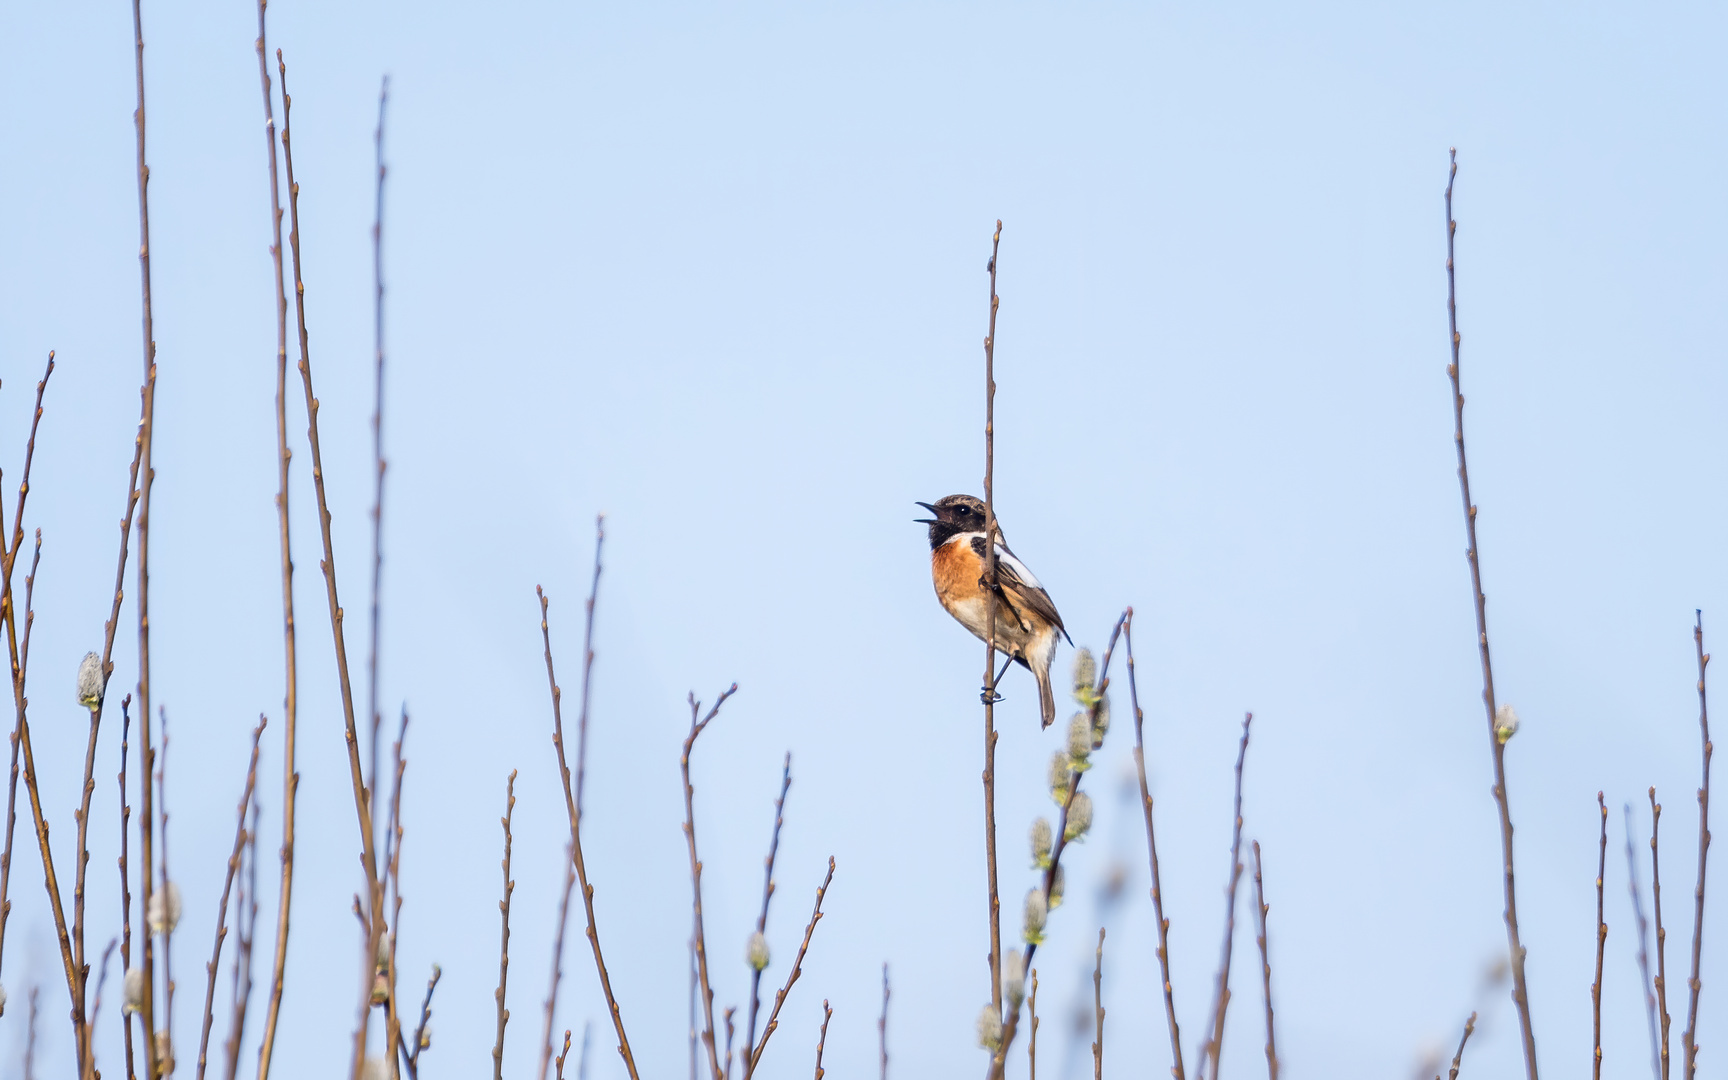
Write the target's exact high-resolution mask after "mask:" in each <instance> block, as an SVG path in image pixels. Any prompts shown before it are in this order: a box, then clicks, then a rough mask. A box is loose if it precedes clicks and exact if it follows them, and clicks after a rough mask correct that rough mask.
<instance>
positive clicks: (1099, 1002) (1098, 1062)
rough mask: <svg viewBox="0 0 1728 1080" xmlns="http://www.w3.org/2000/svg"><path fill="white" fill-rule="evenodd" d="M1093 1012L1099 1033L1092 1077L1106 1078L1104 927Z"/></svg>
mask: <svg viewBox="0 0 1728 1080" xmlns="http://www.w3.org/2000/svg"><path fill="white" fill-rule="evenodd" d="M1092 1012H1093V1015H1094V1016H1095V1017H1096V1018H1097V1024H1098V1034H1097V1037H1096V1038H1094V1039H1093V1040H1092V1078H1093V1080H1104V928H1103V927H1102V926H1100V927H1099V928H1098V953H1097V961H1096V963H1095V965H1094V966H1093V968H1092Z"/></svg>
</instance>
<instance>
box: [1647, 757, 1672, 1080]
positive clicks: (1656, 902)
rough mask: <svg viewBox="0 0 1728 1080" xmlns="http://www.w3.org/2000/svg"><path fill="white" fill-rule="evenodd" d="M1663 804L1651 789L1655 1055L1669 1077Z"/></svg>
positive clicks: (1665, 1078)
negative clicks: (1658, 1032) (1658, 1038)
mask: <svg viewBox="0 0 1728 1080" xmlns="http://www.w3.org/2000/svg"><path fill="white" fill-rule="evenodd" d="M1661 831H1662V804H1661V803H1659V802H1657V801H1656V789H1655V788H1651V789H1650V907H1651V910H1652V912H1653V914H1654V915H1655V917H1656V1011H1657V1013H1658V1015H1660V1016H1661V1018H1662V1049H1661V1053H1660V1054H1659V1055H1658V1058H1659V1061H1660V1063H1661V1066H1662V1080H1668V1062H1669V1058H1668V1022H1669V1016H1668V960H1667V957H1668V931H1667V930H1665V929H1663V927H1662V851H1661V848H1660V846H1659V845H1658V844H1657V842H1656V841H1657V839H1658V837H1659V836H1660V835H1661Z"/></svg>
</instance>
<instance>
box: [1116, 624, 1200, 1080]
mask: <svg viewBox="0 0 1728 1080" xmlns="http://www.w3.org/2000/svg"><path fill="white" fill-rule="evenodd" d="M1122 636H1123V638H1124V639H1125V641H1126V644H1127V647H1128V697H1129V701H1130V703H1131V704H1132V705H1133V706H1134V766H1135V770H1136V772H1138V774H1139V778H1140V807H1141V809H1142V810H1144V811H1145V816H1146V851H1147V853H1148V856H1149V858H1150V861H1151V864H1152V915H1153V918H1154V919H1156V920H1157V923H1158V969H1159V971H1160V973H1161V978H1160V981H1161V982H1162V984H1163V987H1164V1017H1165V1020H1166V1021H1167V1023H1168V1025H1169V1028H1170V1061H1171V1065H1170V1072H1171V1075H1172V1076H1174V1077H1175V1078H1176V1080H1185V1074H1184V1072H1183V1067H1182V1031H1181V1029H1180V1028H1179V1027H1178V1026H1177V1024H1176V993H1175V990H1174V989H1173V988H1172V987H1171V984H1170V920H1169V919H1166V918H1165V917H1164V890H1163V886H1162V885H1161V884H1160V882H1159V878H1158V838H1157V834H1156V833H1155V832H1154V831H1153V828H1152V791H1151V788H1149V787H1148V786H1147V784H1146V733H1145V726H1146V714H1145V713H1143V712H1142V711H1141V710H1140V688H1139V685H1138V684H1137V683H1136V682H1135V679H1134V609H1133V608H1129V609H1128V613H1127V616H1126V618H1125V619H1124V620H1123V626H1122Z"/></svg>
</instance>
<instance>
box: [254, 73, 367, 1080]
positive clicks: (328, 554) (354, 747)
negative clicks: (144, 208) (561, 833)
mask: <svg viewBox="0 0 1728 1080" xmlns="http://www.w3.org/2000/svg"><path fill="white" fill-rule="evenodd" d="M276 74H277V77H278V78H280V79H281V81H282V162H283V166H284V168H285V170H286V172H287V176H288V250H289V252H290V253H291V254H292V255H293V260H294V318H295V327H296V329H297V330H298V331H299V334H300V384H301V386H302V387H303V388H304V389H305V391H306V439H307V442H308V443H309V444H310V445H311V448H312V490H313V493H314V494H315V495H316V496H317V499H318V531H319V534H320V537H321V538H322V540H323V542H324V561H323V563H322V564H321V568H322V569H323V571H324V596H325V600H326V602H327V604H328V606H329V609H330V637H331V639H332V640H333V642H334V644H335V649H336V676H337V681H338V683H339V684H340V686H341V690H342V723H343V731H344V735H345V738H346V740H347V744H348V778H349V782H350V783H351V785H352V786H353V789H354V812H355V815H356V817H357V818H358V819H359V826H360V861H361V865H362V869H364V870H365V873H366V883H367V892H368V893H370V895H371V917H370V919H369V921H368V923H367V925H368V927H370V929H371V935H370V940H369V941H368V942H367V946H368V947H367V950H366V960H367V963H369V964H376V963H377V956H378V940H379V937H380V936H381V935H382V934H383V933H384V932H385V926H384V887H383V884H382V879H381V878H380V877H379V876H378V857H377V853H376V850H375V848H374V845H373V842H372V810H371V802H372V796H371V793H370V792H369V791H368V790H367V789H366V782H365V778H364V777H363V776H362V775H361V773H360V742H359V736H358V734H357V733H356V731H355V726H354V686H353V683H352V681H351V680H350V679H349V675H348V645H347V641H346V638H345V637H344V634H343V630H342V603H341V600H340V599H339V598H338V596H337V592H336V547H335V544H334V542H333V541H332V539H331V536H330V500H329V498H328V497H327V496H326V494H325V490H324V457H323V452H322V450H321V449H320V446H319V441H318V398H317V396H316V395H315V394H314V393H313V391H312V361H311V353H310V349H309V348H308V346H307V334H306V282H305V280H304V278H303V277H302V276H301V265H300V185H299V184H297V183H296V182H295V180H294V142H293V138H292V136H291V130H290V129H291V128H292V126H293V125H292V122H291V117H292V115H293V109H294V96H293V95H292V94H290V93H289V92H288V66H287V64H285V63H284V62H283V60H282V50H281V49H277V50H276ZM370 1016H371V1013H370V1010H366V1011H363V1012H362V1013H361V1015H360V1030H359V1032H358V1034H357V1037H356V1038H355V1042H354V1064H353V1076H354V1077H355V1080H359V1076H360V1073H361V1070H362V1069H363V1067H364V1066H365V1064H366V1029H367V1025H368V1021H369V1020H370Z"/></svg>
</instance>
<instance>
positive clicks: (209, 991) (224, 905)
mask: <svg viewBox="0 0 1728 1080" xmlns="http://www.w3.org/2000/svg"><path fill="white" fill-rule="evenodd" d="M267 723H269V721H267V720H266V719H265V718H264V717H263V716H259V717H258V726H257V727H256V728H253V729H252V760H251V762H250V763H249V764H248V765H247V767H246V790H245V791H244V792H243V793H242V794H241V796H240V810H239V812H238V814H237V815H236V816H237V817H238V818H239V820H238V821H236V822H235V824H234V850H233V852H232V853H231V854H230V855H229V856H228V875H227V877H225V878H224V879H223V881H222V899H221V901H220V902H219V903H218V904H217V905H216V943H215V944H214V945H213V946H211V948H210V963H208V964H206V965H205V967H204V970H205V973H206V975H207V976H208V978H207V979H206V981H205V986H204V1031H203V1034H201V1035H199V1037H198V1080H204V1066H205V1062H206V1060H207V1059H208V1055H209V1051H210V1027H211V1025H212V1024H213V1023H214V1022H215V1018H216V969H217V967H219V966H220V965H221V963H222V939H223V938H225V937H227V936H228V922H227V920H228V893H229V890H230V889H232V888H233V887H234V876H235V875H236V874H237V873H239V871H240V858H241V856H242V855H244V854H245V851H246V808H247V807H248V806H250V805H251V804H252V789H253V788H254V787H255V786H256V785H257V783H258V740H259V739H261V738H263V737H264V726H265V724H267ZM163 739H164V742H166V739H167V731H166V729H164V731H163ZM163 835H164V836H166V835H167V831H166V830H164V831H163ZM163 862H164V864H166V862H167V851H166V845H164V851H163ZM241 891H242V893H244V891H245V889H244V886H242V889H241ZM241 901H242V903H244V901H245V896H244V895H242V896H241ZM235 921H236V922H238V921H239V920H235Z"/></svg>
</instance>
